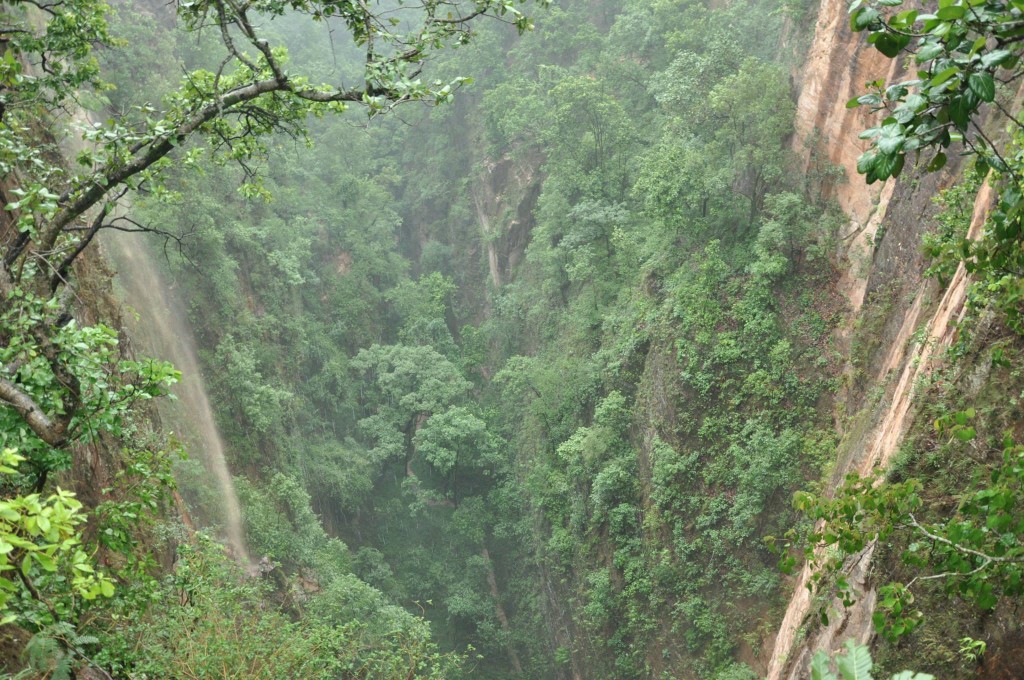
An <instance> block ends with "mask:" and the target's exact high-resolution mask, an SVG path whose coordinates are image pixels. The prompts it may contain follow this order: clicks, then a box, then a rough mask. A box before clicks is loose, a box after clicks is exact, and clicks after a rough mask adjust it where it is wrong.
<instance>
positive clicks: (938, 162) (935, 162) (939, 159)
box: [926, 151, 947, 172]
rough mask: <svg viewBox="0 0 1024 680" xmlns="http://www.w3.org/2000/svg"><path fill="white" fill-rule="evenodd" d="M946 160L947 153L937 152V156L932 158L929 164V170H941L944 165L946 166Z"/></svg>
mask: <svg viewBox="0 0 1024 680" xmlns="http://www.w3.org/2000/svg"><path fill="white" fill-rule="evenodd" d="M946 160H947V158H946V154H944V153H942V152H941V151H940V152H939V153H937V154H935V158H933V159H932V161H931V163H929V164H928V167H927V168H926V169H927V170H928V172H935V171H937V170H941V169H942V168H943V167H945V165H946Z"/></svg>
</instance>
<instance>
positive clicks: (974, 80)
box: [967, 73, 996, 102]
mask: <svg viewBox="0 0 1024 680" xmlns="http://www.w3.org/2000/svg"><path fill="white" fill-rule="evenodd" d="M967 87H969V88H970V89H971V91H972V92H974V94H976V95H978V98H979V99H981V101H983V102H991V101H992V100H994V99H995V98H996V82H995V79H994V78H993V77H992V74H991V73H972V74H971V75H969V76H968V77H967Z"/></svg>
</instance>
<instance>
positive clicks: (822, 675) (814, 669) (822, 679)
mask: <svg viewBox="0 0 1024 680" xmlns="http://www.w3.org/2000/svg"><path fill="white" fill-rule="evenodd" d="M811 680H838V679H837V678H836V676H835V673H833V672H832V671H831V670H829V667H828V656H827V655H826V654H825V652H822V651H819V652H817V653H816V654H815V655H814V658H813V659H811Z"/></svg>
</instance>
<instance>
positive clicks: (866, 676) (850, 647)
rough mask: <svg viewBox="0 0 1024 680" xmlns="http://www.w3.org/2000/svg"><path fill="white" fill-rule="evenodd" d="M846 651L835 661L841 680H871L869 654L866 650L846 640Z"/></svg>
mask: <svg viewBox="0 0 1024 680" xmlns="http://www.w3.org/2000/svg"><path fill="white" fill-rule="evenodd" d="M846 649H847V652H846V654H844V655H842V656H840V657H839V658H838V659H836V663H837V664H838V665H839V673H840V675H842V677H843V680H872V678H871V654H870V653H869V652H868V648H867V647H864V646H863V645H856V644H854V642H853V641H852V640H848V641H847V643H846Z"/></svg>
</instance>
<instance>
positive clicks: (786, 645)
mask: <svg viewBox="0 0 1024 680" xmlns="http://www.w3.org/2000/svg"><path fill="white" fill-rule="evenodd" d="M846 10H847V4H846V3H845V2H840V1H837V0H824V1H823V2H822V3H821V7H820V10H819V16H818V22H817V26H816V29H815V35H814V41H813V46H812V48H811V50H810V53H809V56H808V59H807V61H806V64H805V66H804V69H803V71H802V72H801V74H800V77H799V79H798V89H799V100H798V107H797V130H798V135H797V141H796V145H797V149H798V151H799V152H801V153H802V154H803V157H804V159H805V162H806V163H807V167H808V168H810V167H811V165H812V164H813V163H816V162H820V161H821V159H826V160H827V162H828V163H830V164H832V165H833V166H837V167H839V168H842V170H843V171H844V175H845V177H844V179H843V180H842V181H840V182H837V183H835V184H834V185H832V186H831V187H830V188H829V189H828V190H829V192H830V195H831V196H832V197H833V198H834V199H835V200H836V201H837V203H838V204H839V206H840V207H841V208H842V210H843V212H844V213H845V214H846V215H847V217H848V218H849V222H848V225H847V227H846V229H845V230H844V231H843V233H841V234H840V235H839V244H838V248H839V252H838V253H837V255H838V256H839V257H840V258H841V259H844V260H845V264H846V266H845V273H844V275H843V277H842V280H841V281H840V287H841V289H842V291H841V292H842V293H843V294H844V295H845V296H846V297H847V298H848V300H849V303H850V305H849V313H848V316H847V320H846V323H844V324H843V325H842V326H841V327H840V329H839V330H838V331H837V337H836V344H837V347H838V348H839V350H840V351H842V352H843V353H844V354H846V357H847V369H846V372H845V378H846V380H845V384H844V388H843V389H842V390H841V392H840V394H839V395H838V398H837V413H836V423H837V429H838V430H839V432H840V434H841V435H842V437H843V439H842V442H841V444H840V446H839V448H838V450H837V452H836V463H835V467H834V470H833V473H832V476H831V482H832V484H833V485H838V484H839V483H840V482H841V480H842V479H843V478H844V477H845V476H846V474H847V473H849V472H859V473H860V474H862V475H863V474H869V473H871V472H873V471H883V472H884V471H885V470H886V469H887V468H888V466H889V464H890V462H891V461H892V458H893V455H894V453H895V452H896V451H897V450H898V448H899V445H900V443H901V442H902V439H903V436H904V434H905V433H906V432H907V430H908V428H909V427H910V426H911V424H912V422H913V419H914V415H915V413H916V406H917V405H916V403H915V394H914V386H915V385H916V384H918V382H919V380H921V378H923V377H925V376H926V375H927V374H929V373H930V372H932V371H933V370H934V369H935V368H936V367H937V366H938V365H939V364H940V362H941V354H942V352H941V350H942V349H943V348H945V347H947V346H948V345H949V344H950V343H951V342H952V341H953V340H954V339H955V335H956V324H957V322H958V321H959V320H962V318H963V315H964V305H965V299H966V291H967V279H966V274H965V272H964V271H963V268H962V267H961V268H960V270H959V271H957V273H956V275H955V276H954V277H953V279H952V281H951V282H950V283H949V285H948V286H947V287H946V288H945V289H941V288H940V287H939V286H938V285H937V284H936V283H935V282H934V281H930V280H926V279H925V278H924V277H923V271H924V268H925V264H924V261H923V258H922V255H921V246H920V244H921V237H922V235H923V234H924V233H925V232H926V231H928V230H929V229H931V228H932V227H933V224H934V219H933V217H934V214H935V207H934V206H933V205H932V201H931V198H932V197H933V196H935V195H936V194H937V193H938V192H939V190H941V189H942V188H945V187H947V186H949V185H950V184H952V183H953V182H954V181H955V180H956V178H957V177H958V174H959V167H958V165H957V164H953V165H952V166H949V167H947V168H946V169H945V170H944V171H943V172H942V173H940V174H932V175H921V174H915V173H913V172H908V173H905V175H904V177H903V178H902V179H901V180H900V181H898V182H896V181H889V182H887V183H885V184H884V185H877V184H876V185H873V186H868V185H867V184H865V183H864V181H863V179H862V178H861V177H860V176H859V175H857V172H856V163H857V157H858V156H859V155H860V154H861V153H862V152H863V151H864V149H865V148H867V143H866V142H864V141H863V140H860V139H859V138H858V135H859V133H860V132H861V131H862V130H864V129H865V128H867V127H870V126H871V125H872V124H873V121H872V120H871V118H870V116H869V114H867V113H866V112H865V111H864V110H862V109H859V108H855V109H847V108H846V102H847V101H848V100H849V99H851V98H853V97H856V96H858V95H859V94H863V93H864V91H865V87H864V86H865V83H867V82H870V81H873V80H878V79H883V80H886V81H889V82H891V81H892V80H893V79H894V78H898V77H899V76H900V73H899V71H898V69H899V68H900V67H899V63H898V61H896V60H889V59H886V58H885V57H883V56H882V55H881V54H880V53H879V52H877V51H876V50H874V49H873V48H871V47H870V46H868V45H867V44H865V43H864V40H863V36H861V35H859V34H855V33H853V32H852V31H851V30H850V28H849V23H848V19H847V11H846ZM992 199H993V196H992V192H991V191H990V190H989V188H988V187H987V185H986V186H985V187H983V189H982V191H980V192H979V194H978V197H977V200H976V203H975V206H974V215H973V219H972V224H971V230H972V233H974V234H977V233H979V232H980V229H981V226H982V225H983V223H984V220H985V216H986V214H987V211H988V209H989V207H990V205H991V202H992ZM883 300H884V302H883ZM869 315H871V316H872V321H871V324H872V329H873V333H874V337H873V338H872V339H871V341H870V343H866V345H865V343H864V342H863V340H862V341H861V343H862V346H861V347H860V348H859V349H860V352H861V356H858V357H855V356H854V352H853V350H854V344H855V338H854V335H855V328H857V327H861V326H863V325H864V323H865V318H867V317H868V316H869ZM912 338H919V340H918V341H916V342H913V341H912ZM879 393H881V396H880V397H879V396H878V395H879ZM869 394H872V395H873V396H872V397H869ZM874 552H875V546H874V545H871V546H869V547H868V548H867V549H866V550H865V551H863V552H862V553H861V554H858V555H855V556H852V557H851V558H850V559H849V560H848V562H847V565H846V569H847V574H848V579H849V582H850V584H851V585H852V586H853V588H854V591H855V593H856V594H857V596H858V597H857V604H856V605H855V606H854V607H852V608H849V609H844V608H843V607H842V605H841V603H839V602H838V601H835V602H833V603H832V604H831V606H830V608H829V614H830V615H829V624H828V625H827V626H818V625H817V624H816V620H817V617H816V616H814V614H815V612H816V605H812V596H811V594H810V593H809V591H808V590H807V588H806V584H807V582H808V578H809V576H810V574H809V573H808V572H807V571H806V570H805V571H803V572H802V573H801V574H800V575H799V576H798V577H797V578H796V579H795V580H794V582H793V595H792V597H791V600H790V602H789V604H788V607H787V609H786V612H785V616H784V619H783V621H782V623H781V625H780V627H779V631H778V634H777V636H776V639H775V644H774V648H773V650H772V655H771V659H770V662H769V667H768V677H769V678H770V679H771V680H780V679H782V678H790V679H796V678H804V677H808V667H809V663H810V659H811V657H812V656H813V654H814V653H815V652H816V651H818V650H824V651H826V652H831V651H833V650H835V649H838V648H840V647H841V646H842V644H843V642H844V641H845V640H848V639H853V640H855V641H857V642H859V643H862V644H863V643H869V642H870V641H871V640H872V638H873V636H874V630H873V626H872V622H871V615H872V613H873V611H874V606H875V601H876V593H875V590H874V584H873V583H872V578H871V566H872V565H871V560H872V557H873V555H874Z"/></svg>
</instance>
